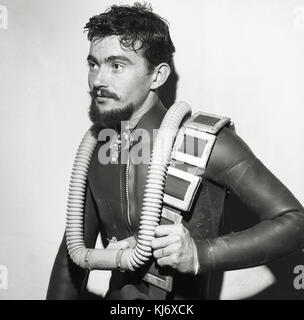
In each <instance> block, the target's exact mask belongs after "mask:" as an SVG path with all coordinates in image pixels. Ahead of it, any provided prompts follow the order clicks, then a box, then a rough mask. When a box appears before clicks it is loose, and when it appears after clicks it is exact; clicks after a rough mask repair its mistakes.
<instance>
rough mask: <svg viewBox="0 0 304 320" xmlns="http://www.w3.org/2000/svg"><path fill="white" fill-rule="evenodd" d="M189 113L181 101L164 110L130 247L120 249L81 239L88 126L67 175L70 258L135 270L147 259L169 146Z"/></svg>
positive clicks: (90, 139) (90, 137) (91, 145)
mask: <svg viewBox="0 0 304 320" xmlns="http://www.w3.org/2000/svg"><path fill="white" fill-rule="evenodd" d="M190 113H191V108H190V106H189V105H188V104H187V103H185V102H177V103H175V104H174V105H173V106H172V107H171V108H170V109H169V110H168V112H167V113H166V115H165V117H164V119H163V121H162V123H161V126H160V128H159V130H158V134H157V137H156V140H155V143H154V146H153V151H152V155H151V160H150V164H149V169H148V175H147V178H146V184H145V191H144V197H143V205H142V211H141V217H140V227H139V231H138V237H137V242H136V245H135V247H134V248H132V249H127V250H126V251H125V252H124V261H126V263H125V264H124V265H121V258H122V254H123V251H122V250H121V249H107V248H105V249H89V248H86V246H85V242H84V234H83V233H84V207H85V193H86V187H87V174H88V170H89V166H90V162H91V158H92V155H93V152H94V149H95V147H96V145H97V134H96V130H94V127H91V128H90V129H89V130H88V131H87V133H86V134H85V136H84V137H83V139H82V141H81V143H80V146H79V148H78V151H77V154H76V157H75V160H74V164H73V169H72V174H71V178H70V185H69V192H68V204H67V214H66V244H67V248H68V252H69V255H70V257H71V259H72V261H73V262H74V263H75V264H77V265H78V266H80V267H82V268H89V269H100V270H102V269H115V268H122V269H125V270H131V271H135V270H136V269H137V268H139V267H140V266H142V265H144V264H145V263H147V262H148V261H149V260H150V258H151V256H152V249H151V241H152V240H153V239H154V238H155V233H154V230H155V228H156V227H157V226H158V225H159V223H160V218H161V213H162V207H163V197H164V188H165V183H166V176H167V170H168V166H169V164H170V161H171V153H172V147H173V144H174V141H175V138H176V135H177V133H178V130H179V127H180V124H181V122H182V121H183V119H184V117H185V116H186V115H188V114H190Z"/></svg>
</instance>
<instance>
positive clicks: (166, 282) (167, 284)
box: [143, 206, 183, 292]
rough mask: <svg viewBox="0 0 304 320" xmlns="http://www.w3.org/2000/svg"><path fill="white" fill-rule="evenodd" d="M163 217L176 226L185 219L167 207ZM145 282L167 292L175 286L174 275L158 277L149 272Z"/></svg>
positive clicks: (163, 211) (163, 210)
mask: <svg viewBox="0 0 304 320" xmlns="http://www.w3.org/2000/svg"><path fill="white" fill-rule="evenodd" d="M161 217H162V218H163V219H166V220H169V221H171V222H173V223H174V224H176V223H181V221H182V219H183V217H182V216H181V214H179V213H178V212H177V211H175V210H173V209H170V208H168V207H166V206H164V207H163V209H162V214H161ZM143 280H144V281H146V282H148V283H150V284H152V285H154V286H155V287H158V288H161V289H163V290H165V291H167V292H171V291H172V286H173V277H172V275H164V276H161V275H159V276H156V275H154V274H151V273H148V272H147V273H146V274H145V276H144V277H143Z"/></svg>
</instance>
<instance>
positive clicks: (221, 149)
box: [180, 112, 255, 179]
mask: <svg viewBox="0 0 304 320" xmlns="http://www.w3.org/2000/svg"><path fill="white" fill-rule="evenodd" d="M182 128H183V130H182V133H183V134H180V136H183V140H187V139H188V140H189V136H190V137H191V136H195V138H196V139H195V140H196V141H195V143H194V145H195V144H197V152H196V154H195V156H196V158H197V159H196V160H197V161H196V164H197V165H198V166H200V164H203V166H201V167H204V168H203V170H202V172H204V173H205V176H206V177H207V178H211V179H212V178H213V177H215V176H217V175H218V174H219V173H221V172H222V171H225V170H228V169H229V168H231V167H233V166H235V165H237V163H239V162H241V161H243V160H244V159H254V158H255V156H254V154H253V153H252V151H251V150H250V148H249V147H248V145H247V144H246V143H245V141H244V140H242V139H241V138H240V137H239V136H238V135H237V134H236V132H235V127H234V123H233V122H232V121H231V119H230V118H229V117H226V116H221V115H215V114H211V113H206V112H197V113H195V114H194V115H193V116H191V117H190V118H189V119H188V120H187V121H185V122H184V124H183V126H182ZM185 136H186V137H185ZM187 136H188V138H187ZM190 140H191V139H190ZM185 142H186V141H185ZM191 142H192V144H193V139H192V141H191ZM194 152H195V150H193V153H194ZM192 155H194V154H192ZM186 157H189V155H187V156H186ZM193 158H194V157H193ZM181 160H182V159H181ZM193 160H195V159H193Z"/></svg>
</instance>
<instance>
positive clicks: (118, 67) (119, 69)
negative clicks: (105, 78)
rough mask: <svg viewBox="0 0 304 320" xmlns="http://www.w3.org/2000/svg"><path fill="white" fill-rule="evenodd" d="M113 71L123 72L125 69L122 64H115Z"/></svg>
mask: <svg viewBox="0 0 304 320" xmlns="http://www.w3.org/2000/svg"><path fill="white" fill-rule="evenodd" d="M113 69H114V70H115V71H121V70H122V69H123V65H122V64H120V63H113Z"/></svg>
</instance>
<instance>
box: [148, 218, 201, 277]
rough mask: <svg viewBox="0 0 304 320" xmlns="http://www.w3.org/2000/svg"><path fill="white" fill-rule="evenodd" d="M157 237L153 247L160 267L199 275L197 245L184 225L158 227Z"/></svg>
mask: <svg viewBox="0 0 304 320" xmlns="http://www.w3.org/2000/svg"><path fill="white" fill-rule="evenodd" d="M155 237H156V238H155V239H153V240H152V241H151V246H152V249H154V251H153V256H154V257H155V258H156V259H157V263H158V264H159V265H160V266H170V267H172V268H174V269H176V270H178V271H179V272H182V273H192V274H196V273H197V271H198V267H199V262H198V257H197V249H196V245H195V243H194V240H193V239H192V238H191V236H190V233H189V231H188V230H187V229H186V228H185V227H184V226H183V225H182V224H170V225H161V226H158V227H156V228H155Z"/></svg>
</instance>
